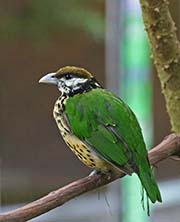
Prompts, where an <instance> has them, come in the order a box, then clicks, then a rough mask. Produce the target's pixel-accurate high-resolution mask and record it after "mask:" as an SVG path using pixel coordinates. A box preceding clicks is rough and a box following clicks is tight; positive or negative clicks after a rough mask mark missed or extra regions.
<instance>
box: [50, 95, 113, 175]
mask: <svg viewBox="0 0 180 222" xmlns="http://www.w3.org/2000/svg"><path fill="white" fill-rule="evenodd" d="M67 99H68V98H67V97H66V96H60V97H59V98H58V99H57V101H56V103H55V105H54V110H53V116H54V119H55V121H56V123H57V126H58V128H59V130H60V133H61V135H62V137H63V139H64V141H65V143H66V144H67V145H68V147H69V148H70V149H71V150H72V151H73V153H74V154H76V156H77V157H78V158H79V159H80V160H81V161H82V162H83V163H84V164H85V165H87V166H88V167H91V168H94V169H96V170H100V169H101V171H104V172H105V171H109V169H111V165H110V164H109V163H107V162H106V161H104V160H103V159H102V158H100V156H99V155H98V154H97V153H96V152H95V151H94V150H93V149H92V148H91V147H89V146H87V144H85V143H84V142H83V141H81V140H80V139H79V138H78V137H77V136H75V135H74V134H73V133H72V131H71V129H70V126H69V124H68V120H67V119H66V117H65V115H64V109H65V103H66V100H67Z"/></svg>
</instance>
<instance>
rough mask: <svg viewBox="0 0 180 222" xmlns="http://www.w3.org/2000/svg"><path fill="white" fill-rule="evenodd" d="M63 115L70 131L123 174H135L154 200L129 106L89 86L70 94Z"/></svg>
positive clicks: (143, 150)
mask: <svg viewBox="0 0 180 222" xmlns="http://www.w3.org/2000/svg"><path fill="white" fill-rule="evenodd" d="M65 112H66V115H67V117H68V120H69V124H70V126H71V128H72V131H73V133H74V134H75V135H76V136H77V137H78V138H80V139H81V140H83V141H85V142H86V143H87V144H89V146H91V147H92V148H93V149H94V150H95V151H96V152H97V153H99V154H100V155H101V156H102V158H103V159H105V160H107V161H108V162H110V163H111V164H112V165H114V166H115V167H117V168H119V169H121V170H124V171H125V172H126V173H128V174H131V173H132V172H135V173H137V175H138V176H139V179H140V180H141V183H142V186H143V187H144V189H145V190H146V193H147V196H148V197H149V198H150V200H151V201H152V202H153V203H154V202H155V201H161V195H160V192H159V189H158V186H157V183H156V181H155V178H154V176H153V174H152V170H151V167H150V164H149V161H148V158H147V151H146V147H145V143H144V140H143V136H142V133H141V128H140V126H139V123H138V121H137V119H136V117H135V115H134V113H133V112H132V111H131V109H130V108H129V107H128V106H127V105H126V104H125V103H124V102H123V101H122V100H121V99H119V98H118V97H116V96H115V95H114V94H113V93H111V92H109V91H107V90H104V89H100V88H97V89H93V90H91V91H89V92H87V93H83V94H77V95H75V96H73V97H70V98H69V99H68V100H67V102H66V111H65Z"/></svg>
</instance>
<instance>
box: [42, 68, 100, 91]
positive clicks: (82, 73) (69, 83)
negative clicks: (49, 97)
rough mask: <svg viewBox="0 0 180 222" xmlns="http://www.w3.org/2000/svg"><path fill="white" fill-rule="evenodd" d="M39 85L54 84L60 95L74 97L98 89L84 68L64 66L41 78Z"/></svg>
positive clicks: (95, 82) (91, 76) (97, 85)
mask: <svg viewBox="0 0 180 222" xmlns="http://www.w3.org/2000/svg"><path fill="white" fill-rule="evenodd" d="M39 83H48V84H54V85H56V86H57V88H58V89H59V90H60V91H61V93H62V94H67V95H74V94H77V93H79V92H84V91H88V90H90V89H92V88H96V87H100V85H99V84H98V83H97V81H96V80H95V79H94V77H93V75H92V74H91V73H90V72H88V71H87V70H86V69H84V68H80V67H75V66H65V67H62V68H60V69H59V70H58V71H57V72H52V73H48V74H46V75H45V76H43V77H42V78H41V79H40V80H39Z"/></svg>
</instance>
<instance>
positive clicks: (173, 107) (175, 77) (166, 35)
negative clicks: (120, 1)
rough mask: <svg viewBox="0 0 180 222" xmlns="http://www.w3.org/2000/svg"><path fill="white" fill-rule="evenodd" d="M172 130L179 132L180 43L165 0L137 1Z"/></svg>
mask: <svg viewBox="0 0 180 222" xmlns="http://www.w3.org/2000/svg"><path fill="white" fill-rule="evenodd" d="M140 3H141V8H142V13H143V19H144V24H145V29H146V31H147V34H148V37H149V40H150V45H151V50H152V54H153V57H154V64H155V66H156V68H157V71H158V76H159V79H160V82H161V87H162V92H163V94H164V96H165V100H166V107H167V111H168V114H169V117H170V122H171V126H172V130H173V131H174V132H177V133H180V44H179V42H178V40H177V35H176V27H175V23H174V21H173V20H172V17H171V15H170V12H169V8H168V2H167V1H166V0H140Z"/></svg>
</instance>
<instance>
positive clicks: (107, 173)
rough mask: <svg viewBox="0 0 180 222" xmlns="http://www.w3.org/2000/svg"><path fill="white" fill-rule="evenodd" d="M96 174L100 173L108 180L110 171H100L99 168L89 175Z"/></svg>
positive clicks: (110, 174)
mask: <svg viewBox="0 0 180 222" xmlns="http://www.w3.org/2000/svg"><path fill="white" fill-rule="evenodd" d="M97 174H101V175H102V176H105V177H106V178H107V179H108V180H110V179H111V176H112V171H110V170H109V171H105V172H102V171H100V170H93V171H92V172H91V173H90V174H89V176H93V175H97Z"/></svg>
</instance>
